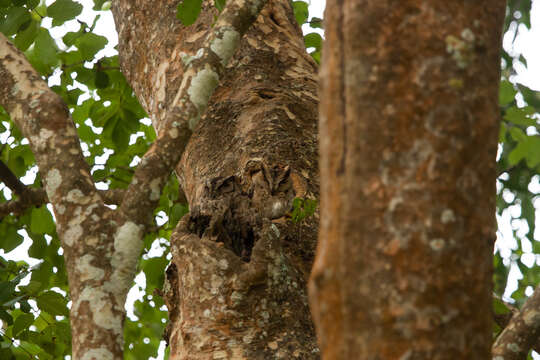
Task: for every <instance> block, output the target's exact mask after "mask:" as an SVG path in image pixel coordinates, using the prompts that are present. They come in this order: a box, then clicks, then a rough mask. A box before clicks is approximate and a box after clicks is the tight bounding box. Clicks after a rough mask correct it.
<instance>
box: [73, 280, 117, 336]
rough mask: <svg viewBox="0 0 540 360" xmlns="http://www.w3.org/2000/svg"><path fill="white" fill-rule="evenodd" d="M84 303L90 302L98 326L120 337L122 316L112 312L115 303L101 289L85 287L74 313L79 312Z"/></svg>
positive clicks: (74, 305) (75, 305) (76, 302)
mask: <svg viewBox="0 0 540 360" xmlns="http://www.w3.org/2000/svg"><path fill="white" fill-rule="evenodd" d="M84 302H88V306H89V308H90V311H91V312H92V320H93V321H94V323H95V325H96V326H99V327H101V328H104V329H107V330H113V331H114V332H115V333H116V334H118V335H119V334H121V333H122V319H121V315H120V313H114V312H113V311H112V306H113V303H112V301H111V299H110V297H109V296H108V294H107V293H105V292H104V291H103V289H102V288H101V287H90V286H88V287H85V288H84V289H83V291H82V292H81V294H80V295H79V298H78V299H77V300H76V301H75V302H74V303H73V307H74V311H79V308H80V306H81V304H83V303H84Z"/></svg>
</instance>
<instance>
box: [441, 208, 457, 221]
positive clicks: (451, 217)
mask: <svg viewBox="0 0 540 360" xmlns="http://www.w3.org/2000/svg"><path fill="white" fill-rule="evenodd" d="M454 221H456V215H455V214H454V212H453V211H452V210H451V209H444V210H443V212H442V213H441V222H442V223H443V224H448V223H451V222H454Z"/></svg>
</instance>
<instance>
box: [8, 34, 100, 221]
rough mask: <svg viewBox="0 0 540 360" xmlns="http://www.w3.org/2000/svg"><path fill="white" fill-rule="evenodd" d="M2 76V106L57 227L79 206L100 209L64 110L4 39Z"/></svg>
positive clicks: (61, 104)
mask: <svg viewBox="0 0 540 360" xmlns="http://www.w3.org/2000/svg"><path fill="white" fill-rule="evenodd" d="M0 76H1V77H2V81H3V84H2V87H0V103H1V104H2V105H3V106H4V108H5V109H6V111H7V112H8V113H9V114H10V116H11V118H12V120H13V121H14V123H15V124H16V125H17V127H18V128H19V129H20V130H21V131H22V133H23V134H24V136H25V137H26V138H27V139H28V141H29V142H30V148H31V149H32V152H33V153H34V155H35V157H36V162H37V164H38V167H39V170H40V172H41V174H42V175H43V181H44V184H45V190H46V191H47V195H48V198H49V199H50V200H51V202H52V204H53V206H54V207H55V213H56V215H57V221H59V222H60V223H63V222H67V217H65V216H62V214H71V213H73V211H74V210H75V208H76V207H77V206H80V205H81V204H82V203H84V204H85V205H89V204H90V203H95V204H97V205H102V201H101V198H100V197H99V195H98V194H97V192H96V188H95V186H94V182H93V180H92V177H91V175H90V169H89V166H88V164H87V163H86V161H85V160H84V157H83V154H82V150H81V148H80V145H79V138H78V136H77V132H76V130H75V125H74V124H73V121H72V120H71V116H70V114H69V111H68V109H67V106H66V105H65V103H64V102H63V100H62V98H61V97H60V96H59V95H57V94H56V93H55V92H53V91H52V90H51V89H50V88H49V87H48V86H47V84H46V83H45V81H44V80H43V79H42V78H41V77H40V76H39V75H38V74H37V73H36V71H35V70H34V69H33V68H32V66H31V65H30V63H29V62H28V60H27V59H26V58H25V56H24V54H23V53H22V52H21V51H19V50H18V49H17V48H16V47H15V46H13V44H11V43H10V42H9V40H8V39H7V38H6V37H5V36H4V35H3V34H0ZM8 186H9V185H8ZM68 193H69V194H72V196H66V195H67V194H68ZM58 210H60V211H58ZM59 215H60V216H59Z"/></svg>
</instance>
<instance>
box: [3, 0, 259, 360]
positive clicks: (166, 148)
mask: <svg viewBox="0 0 540 360" xmlns="http://www.w3.org/2000/svg"><path fill="white" fill-rule="evenodd" d="M264 3H265V2H264V1H262V0H261V1H259V0H254V1H234V0H230V1H229V2H228V3H227V6H226V7H225V9H224V10H223V12H222V13H221V14H220V15H219V17H217V20H216V21H215V24H213V26H212V27H211V30H209V31H207V36H206V38H205V41H204V42H203V43H202V45H201V47H200V49H199V52H198V53H197V55H196V57H195V58H193V59H190V61H189V63H186V64H184V70H185V71H184V74H183V78H182V83H181V84H180V85H179V86H178V87H177V94H176V96H175V99H174V102H173V103H172V106H171V110H170V111H169V112H168V113H167V114H166V117H165V118H164V120H165V121H163V122H162V123H161V124H160V129H159V131H158V136H157V139H156V141H155V143H154V144H153V145H152V146H151V148H150V149H149V150H148V152H147V153H146V154H145V155H144V156H143V158H142V160H141V164H140V165H139V166H138V167H137V170H136V171H135V174H134V177H133V179H132V182H131V184H130V186H129V187H128V189H127V192H126V193H125V194H124V195H123V198H122V199H121V206H120V207H119V208H118V209H117V210H111V209H110V208H108V207H106V206H105V201H104V200H112V199H113V198H114V199H115V200H119V199H118V198H117V196H116V195H114V196H112V197H109V196H107V195H108V194H107V193H103V192H102V193H100V192H99V191H97V189H96V188H95V184H94V182H93V180H92V177H91V176H90V171H89V167H88V164H87V163H86V161H85V160H84V158H83V155H82V151H81V148H80V145H79V139H78V137H77V133H76V130H75V126H74V124H73V121H72V119H71V117H70V114H69V111H68V109H67V107H66V106H65V104H64V103H63V101H62V99H61V98H60V97H59V96H58V95H57V94H55V93H54V92H53V91H52V90H51V89H49V88H48V86H47V84H46V83H45V82H44V81H43V80H42V78H41V77H40V76H39V75H38V74H37V73H36V71H35V70H34V69H32V67H31V66H30V64H29V63H28V61H27V60H26V59H25V57H24V55H23V54H22V53H21V52H20V51H18V50H17V49H16V48H15V47H14V46H13V45H12V44H10V43H9V41H8V40H7V39H6V38H5V37H4V36H3V35H0V75H1V76H2V78H3V79H5V81H4V83H3V85H5V86H3V87H2V88H0V102H1V103H2V105H3V106H4V108H5V109H6V110H7V111H8V113H9V114H10V115H11V118H12V119H13V121H14V122H15V124H16V125H17V126H18V127H19V128H20V129H21V131H22V133H23V134H24V136H25V137H26V138H27V139H28V140H29V143H30V147H31V149H32V151H33V153H34V155H35V157H36V162H37V164H38V166H39V170H40V173H41V175H42V178H43V181H44V183H45V190H46V193H47V198H48V200H49V201H50V202H51V203H52V205H53V209H54V213H55V217H56V221H57V222H56V225H57V226H56V228H57V232H58V236H59V238H60V240H61V242H62V247H63V249H64V254H65V261H66V269H67V273H68V279H69V287H70V295H71V300H72V302H73V303H72V306H71V310H70V321H71V328H72V333H73V336H72V345H73V354H72V356H73V358H74V359H83V360H92V359H122V358H123V335H122V334H123V322H124V318H125V309H124V303H125V299H126V295H127V292H128V290H129V288H130V287H131V285H132V283H133V278H134V276H135V270H136V264H137V261H138V259H139V256H140V252H141V246H142V238H143V235H144V233H145V231H146V230H148V228H149V226H150V225H151V224H152V216H151V215H152V213H153V209H154V207H155V206H156V204H157V201H158V199H159V195H160V193H161V189H162V188H163V185H164V183H165V178H167V177H168V176H169V174H170V173H171V172H172V171H173V168H174V166H175V165H176V164H177V163H178V160H179V159H180V157H181V155H182V152H183V150H184V148H185V145H186V143H187V141H188V139H189V136H190V135H191V133H192V129H193V128H194V126H195V125H196V124H197V122H198V120H199V119H200V117H201V115H202V114H203V112H204V109H205V107H206V105H207V103H208V100H209V98H210V96H211V95H212V93H213V91H214V90H215V88H216V85H217V84H218V83H219V80H220V78H221V77H223V73H224V71H225V65H226V64H227V63H228V61H229V59H230V58H231V56H232V55H233V54H234V53H235V51H236V48H237V47H238V43H239V40H240V38H241V37H242V36H243V34H244V33H245V31H246V30H247V29H248V28H249V26H250V25H251V23H252V22H253V21H254V20H255V19H256V17H257V15H258V13H259V11H260V9H261V8H262V6H263V5H264ZM131 25H132V26H135V24H131ZM209 29H210V28H209ZM1 170H2V169H0V171H1ZM8 170H9V169H3V172H2V176H3V179H4V180H6V179H8V183H10V184H11V186H12V188H13V189H14V190H15V191H16V192H19V193H21V194H24V190H25V189H23V188H22V187H21V184H20V183H18V182H15V181H12V180H13V179H12V178H10V177H9V175H10V174H9V173H8V172H7V171H8ZM44 198H45V196H44V195H41V198H40V200H43V199H44ZM30 200H31V201H30ZM30 200H28V201H26V202H27V203H29V202H32V203H33V202H36V201H37V200H35V199H30ZM15 205H17V204H15ZM15 205H13V204H12V206H11V208H9V206H8V209H7V210H13V208H14V207H15Z"/></svg>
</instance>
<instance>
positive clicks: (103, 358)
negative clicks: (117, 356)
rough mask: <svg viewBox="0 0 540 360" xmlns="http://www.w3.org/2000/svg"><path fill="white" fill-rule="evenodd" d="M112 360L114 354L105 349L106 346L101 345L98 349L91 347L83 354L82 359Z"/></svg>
mask: <svg viewBox="0 0 540 360" xmlns="http://www.w3.org/2000/svg"><path fill="white" fill-rule="evenodd" d="M96 359H100V360H112V359H114V356H113V354H112V353H111V352H110V351H109V350H107V349H105V348H104V347H100V348H97V349H89V350H87V351H86V352H85V353H84V355H82V356H81V360H96Z"/></svg>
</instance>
